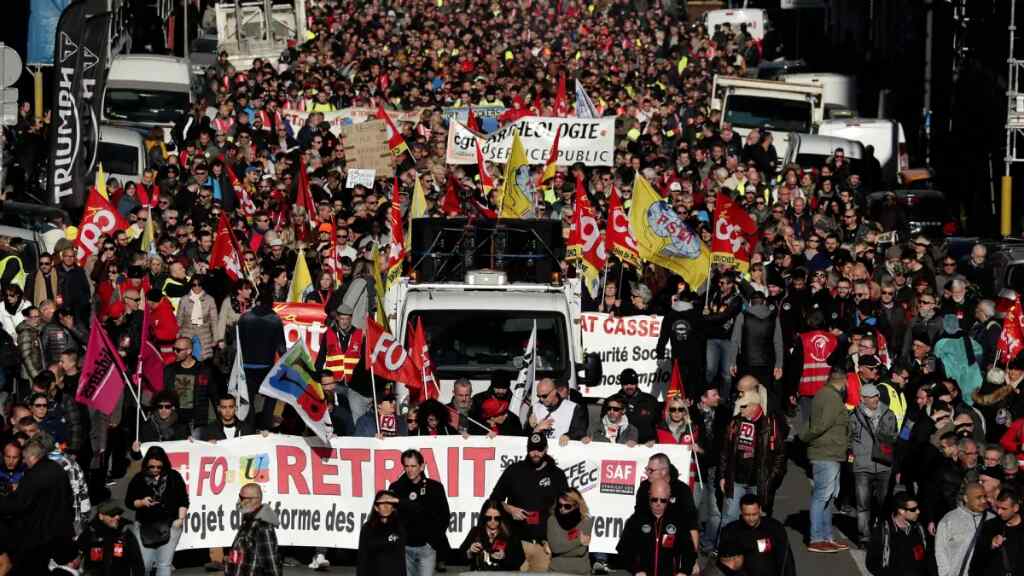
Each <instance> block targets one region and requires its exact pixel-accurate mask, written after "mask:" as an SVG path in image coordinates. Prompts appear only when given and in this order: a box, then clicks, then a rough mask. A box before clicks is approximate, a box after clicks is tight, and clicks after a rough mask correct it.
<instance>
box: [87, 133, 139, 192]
mask: <svg viewBox="0 0 1024 576" xmlns="http://www.w3.org/2000/svg"><path fill="white" fill-rule="evenodd" d="M96 164H97V166H99V165H102V166H103V172H104V173H105V174H106V175H107V178H108V179H110V178H117V179H118V181H120V182H121V184H124V183H125V182H138V181H139V180H141V179H142V171H143V170H145V169H146V146H145V145H144V144H143V142H142V134H140V133H139V132H137V131H135V130H131V129H128V128H117V127H115V126H104V125H101V126H100V149H99V153H98V154H97V157H96ZM90 181H92V176H91V175H90Z"/></svg>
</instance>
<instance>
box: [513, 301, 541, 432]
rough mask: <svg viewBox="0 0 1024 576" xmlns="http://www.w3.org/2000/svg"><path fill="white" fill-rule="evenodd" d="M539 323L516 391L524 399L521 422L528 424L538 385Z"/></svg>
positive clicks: (535, 325)
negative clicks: (527, 419) (535, 389)
mask: <svg viewBox="0 0 1024 576" xmlns="http://www.w3.org/2000/svg"><path fill="white" fill-rule="evenodd" d="M536 355H537V321H536V320H534V321H533V331H532V332H531V333H530V341H529V342H527V344H526V350H525V351H524V352H523V367H522V368H520V369H519V378H518V380H517V381H516V391H517V392H518V393H519V395H520V398H521V399H522V404H521V405H520V407H519V421H520V422H523V424H524V426H525V424H526V418H527V416H528V415H529V413H530V405H531V404H532V403H533V388H534V386H536V385H537V358H536Z"/></svg>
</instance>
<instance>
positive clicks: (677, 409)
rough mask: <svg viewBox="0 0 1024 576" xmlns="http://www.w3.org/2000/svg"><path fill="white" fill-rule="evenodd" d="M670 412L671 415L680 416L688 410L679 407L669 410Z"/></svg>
mask: <svg viewBox="0 0 1024 576" xmlns="http://www.w3.org/2000/svg"><path fill="white" fill-rule="evenodd" d="M668 411H669V413H671V414H679V413H682V412H686V409H685V408H680V407H678V406H677V407H675V408H669V409H668Z"/></svg>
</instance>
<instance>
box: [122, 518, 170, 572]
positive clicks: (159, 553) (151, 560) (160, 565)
mask: <svg viewBox="0 0 1024 576" xmlns="http://www.w3.org/2000/svg"><path fill="white" fill-rule="evenodd" d="M132 530H133V531H134V532H135V535H136V536H137V537H138V538H139V547H140V548H142V564H143V566H145V568H146V574H149V572H150V570H152V569H153V567H154V566H156V576H171V571H172V570H174V566H173V565H172V564H171V563H172V562H173V561H174V549H175V548H177V547H178V539H179V538H181V528H175V527H174V526H171V539H170V540H168V541H167V543H166V544H164V545H163V546H161V547H159V548H146V547H144V546H142V536H141V535H139V525H138V524H133V525H132Z"/></svg>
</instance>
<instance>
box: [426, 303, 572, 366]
mask: <svg viewBox="0 0 1024 576" xmlns="http://www.w3.org/2000/svg"><path fill="white" fill-rule="evenodd" d="M417 318H422V319H423V327H424V329H425V330H426V332H427V339H428V340H429V342H430V360H431V361H432V362H433V363H434V366H435V371H436V373H437V376H438V377H439V378H457V377H459V376H466V377H471V375H473V374H477V375H480V376H482V377H487V376H489V374H490V373H491V372H492V371H494V370H506V371H510V372H517V371H518V370H519V366H518V365H517V364H516V363H515V362H514V361H515V360H516V358H517V357H519V356H522V355H523V350H525V348H526V344H527V342H529V340H530V332H531V331H532V330H533V322H534V320H536V321H537V349H538V350H540V353H539V364H538V365H537V374H538V377H539V376H540V375H544V376H554V375H563V374H564V373H565V371H566V359H567V357H568V353H567V351H566V342H567V338H566V334H565V323H566V320H565V317H564V316H563V315H561V314H557V313H555V312H532V311H528V310H522V311H515V310H511V311H510V310H419V311H417V312H414V313H412V314H411V315H410V318H409V321H410V324H411V325H415V323H416V319H417Z"/></svg>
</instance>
